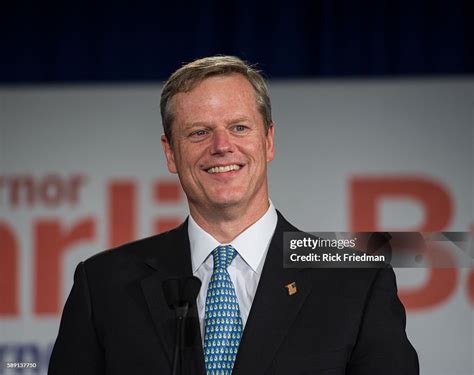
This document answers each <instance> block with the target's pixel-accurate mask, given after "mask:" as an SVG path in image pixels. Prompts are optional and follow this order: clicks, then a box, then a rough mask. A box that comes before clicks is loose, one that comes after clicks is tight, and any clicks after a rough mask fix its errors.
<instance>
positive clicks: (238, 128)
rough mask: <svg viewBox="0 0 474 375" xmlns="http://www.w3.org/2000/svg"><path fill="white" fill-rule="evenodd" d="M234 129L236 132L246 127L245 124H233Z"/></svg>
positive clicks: (242, 130) (244, 129)
mask: <svg viewBox="0 0 474 375" xmlns="http://www.w3.org/2000/svg"><path fill="white" fill-rule="evenodd" d="M234 130H235V131H236V132H244V131H246V130H247V127H246V126H245V125H235V126H234Z"/></svg>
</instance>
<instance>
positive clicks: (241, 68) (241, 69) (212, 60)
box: [160, 56, 272, 144]
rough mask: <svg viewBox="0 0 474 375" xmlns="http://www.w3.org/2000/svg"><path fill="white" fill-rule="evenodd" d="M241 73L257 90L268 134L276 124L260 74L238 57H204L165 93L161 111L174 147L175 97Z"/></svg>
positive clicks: (172, 79) (178, 73)
mask: <svg viewBox="0 0 474 375" xmlns="http://www.w3.org/2000/svg"><path fill="white" fill-rule="evenodd" d="M229 74H241V75H242V76H244V77H245V78H246V79H247V80H248V81H249V82H250V84H251V85H252V87H253V88H254V90H255V96H256V102H257V109H258V111H259V112H260V114H261V115H262V119H263V123H264V125H265V131H266V132H267V131H268V128H269V127H270V124H271V123H272V108H271V102H270V96H269V95H268V87H267V83H266V81H265V79H264V78H263V76H262V75H261V74H260V71H258V70H257V69H255V68H254V67H253V66H251V65H249V64H248V63H246V62H244V61H242V60H241V59H239V58H238V57H235V56H212V57H204V58H202V59H199V60H195V61H193V62H190V63H188V64H185V65H183V66H182V67H181V68H179V69H178V70H177V71H175V72H174V73H173V74H172V75H171V77H170V78H169V79H168V80H167V81H166V83H165V85H164V87H163V91H162V92H161V100H160V110H161V120H162V123H163V130H164V132H165V135H166V138H167V139H168V141H169V142H170V144H172V142H173V141H172V125H173V120H174V116H173V115H174V114H173V111H172V109H171V108H170V107H171V106H170V102H171V99H172V98H173V96H175V95H176V94H178V93H180V92H188V91H190V90H192V89H193V88H194V87H195V86H196V85H197V84H198V83H199V82H201V81H203V80H205V79H206V78H209V77H213V76H225V75H229Z"/></svg>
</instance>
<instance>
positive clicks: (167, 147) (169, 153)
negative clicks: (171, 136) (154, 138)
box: [161, 134, 178, 173]
mask: <svg viewBox="0 0 474 375" xmlns="http://www.w3.org/2000/svg"><path fill="white" fill-rule="evenodd" d="M161 145H162V146H163V151H164V153H165V156H166V164H167V165H168V170H169V171H170V172H171V173H177V172H178V170H177V169H176V162H175V159H174V151H173V146H172V145H171V143H170V141H169V140H168V138H167V137H166V135H164V134H163V135H162V136H161Z"/></svg>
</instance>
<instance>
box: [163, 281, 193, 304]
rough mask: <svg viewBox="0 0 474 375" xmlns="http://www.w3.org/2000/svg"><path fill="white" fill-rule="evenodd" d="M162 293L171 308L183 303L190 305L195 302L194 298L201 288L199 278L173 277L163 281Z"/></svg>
mask: <svg viewBox="0 0 474 375" xmlns="http://www.w3.org/2000/svg"><path fill="white" fill-rule="evenodd" d="M162 287H163V294H164V295H165V299H166V303H167V304H168V306H169V307H170V308H171V309H176V308H177V307H180V306H183V305H185V304H187V305H188V307H191V306H192V305H193V304H195V303H196V298H197V295H198V293H199V290H200V289H201V280H199V279H198V278H197V277H196V276H189V277H183V278H179V279H178V278H173V279H168V280H165V281H163V284H162Z"/></svg>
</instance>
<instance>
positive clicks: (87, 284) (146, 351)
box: [48, 214, 419, 375]
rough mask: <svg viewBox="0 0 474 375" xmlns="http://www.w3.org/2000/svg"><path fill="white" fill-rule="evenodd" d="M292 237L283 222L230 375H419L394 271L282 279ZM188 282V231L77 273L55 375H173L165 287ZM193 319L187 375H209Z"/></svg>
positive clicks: (124, 250)
mask: <svg viewBox="0 0 474 375" xmlns="http://www.w3.org/2000/svg"><path fill="white" fill-rule="evenodd" d="M285 231H297V229H296V228H295V227H293V226H292V225H291V224H289V223H288V222H287V221H286V220H285V219H284V218H283V217H282V216H281V215H280V214H279V215H278V224H277V228H276V231H275V234H274V236H273V239H272V241H271V244H270V248H269V251H268V255H267V259H266V261H265V265H264V268H263V271H262V276H261V279H260V283H259V285H258V289H257V292H256V295H255V299H254V302H253V305H252V308H251V311H250V315H249V318H248V321H247V324H246V326H245V330H244V333H243V337H242V341H241V344H240V347H239V351H238V355H237V359H236V362H235V366H234V371H233V374H241V375H253V374H255V375H260V374H281V375H283V374H285V375H286V374H288V375H296V374H306V375H309V374H321V375H323V374H325V375H336V374H351V375H362V374H364V375H367V374H375V375H377V374H380V375H390V374H393V375H395V374H396V375H403V374H406V375H408V374H409V375H412V374H413V375H415V374H418V372H419V370H418V358H417V354H416V352H415V350H414V349H413V347H412V346H411V344H410V342H409V341H408V339H407V337H406V334H405V311H404V308H403V306H402V304H401V303H400V301H399V299H398V297H397V290H396V284H395V276H394V273H393V270H392V269H391V268H378V269H373V268H366V269H360V268H359V269H284V268H283V266H282V265H283V248H282V247H283V232H285ZM186 275H192V269H191V257H190V247H189V239H188V235H187V222H185V223H184V224H183V225H181V226H180V227H178V228H176V229H174V230H172V231H170V232H167V233H164V234H161V235H157V236H154V237H150V238H147V239H143V240H140V241H137V242H133V243H130V244H127V245H124V246H121V247H119V248H117V249H114V250H111V251H106V252H102V253H100V254H97V255H95V256H93V257H92V258H90V259H88V260H86V261H85V262H82V263H80V264H79V265H78V266H77V269H76V272H75V274H74V286H73V288H72V291H71V294H70V295H69V297H68V300H67V302H66V305H65V308H64V312H63V316H62V319H61V324H60V329H59V335H58V338H57V340H56V343H55V345H54V349H53V352H52V355H51V361H50V365H49V372H48V373H49V374H50V375H56V374H61V375H63V374H64V375H71V374H81V375H86V374H87V375H95V374H127V375H130V374H144V375H145V374H146V375H151V374H164V375H167V374H170V373H171V359H172V355H173V353H172V351H173V348H174V330H175V325H174V324H175V323H174V313H173V311H172V310H170V309H169V307H168V306H167V304H166V302H165V298H164V296H163V291H162V282H163V281H164V280H166V279H168V278H171V277H180V276H186ZM291 282H295V283H296V287H297V293H296V294H294V295H291V296H290V295H289V294H288V290H287V289H286V288H285V287H284V286H285V285H287V284H289V283H291ZM190 315H191V317H190V318H188V334H187V337H186V343H185V350H184V357H185V374H189V375H193V374H204V373H205V370H204V356H203V349H202V344H201V336H200V330H199V323H198V320H197V311H196V308H195V307H194V308H193V309H192V310H191V311H190Z"/></svg>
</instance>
